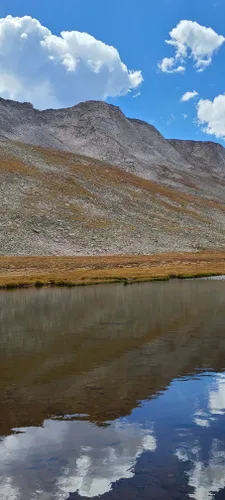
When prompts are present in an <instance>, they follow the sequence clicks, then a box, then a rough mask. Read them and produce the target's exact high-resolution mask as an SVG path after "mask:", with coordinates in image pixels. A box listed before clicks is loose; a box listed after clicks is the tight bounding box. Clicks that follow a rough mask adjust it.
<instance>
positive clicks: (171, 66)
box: [158, 57, 185, 73]
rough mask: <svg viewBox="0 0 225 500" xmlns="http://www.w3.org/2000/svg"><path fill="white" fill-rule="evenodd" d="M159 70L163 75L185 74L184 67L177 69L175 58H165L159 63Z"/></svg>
mask: <svg viewBox="0 0 225 500" xmlns="http://www.w3.org/2000/svg"><path fill="white" fill-rule="evenodd" d="M158 68H159V69H160V70H161V71H162V72H163V73H183V72H184V71H185V67H184V66H177V67H176V60H175V59H174V57H164V59H163V60H162V61H161V62H159V63H158Z"/></svg>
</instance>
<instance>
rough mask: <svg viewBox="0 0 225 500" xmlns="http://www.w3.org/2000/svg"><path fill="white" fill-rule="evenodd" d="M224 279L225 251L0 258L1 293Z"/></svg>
mask: <svg viewBox="0 0 225 500" xmlns="http://www.w3.org/2000/svg"><path fill="white" fill-rule="evenodd" d="M222 275H225V250H215V251H201V252H196V253H191V252H190V253H189V252H182V253H163V254H155V255H112V256H108V255H105V256H74V257H55V256H54V257H52V256H49V257H24V256H22V257H10V256H9V257H7V256H0V289H1V290H9V289H21V288H31V287H36V288H41V287H56V286H57V287H75V286H85V285H97V284H106V283H121V284H124V285H129V284H134V283H144V282H151V281H169V280H171V279H195V278H207V277H213V276H222Z"/></svg>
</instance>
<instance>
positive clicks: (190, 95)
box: [181, 90, 198, 102]
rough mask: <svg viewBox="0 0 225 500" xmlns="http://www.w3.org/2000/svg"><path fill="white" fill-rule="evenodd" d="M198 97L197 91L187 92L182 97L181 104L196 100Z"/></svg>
mask: <svg viewBox="0 0 225 500" xmlns="http://www.w3.org/2000/svg"><path fill="white" fill-rule="evenodd" d="M197 95H198V92H196V90H193V91H192V92H185V94H184V95H182V97H181V102H186V101H190V99H194V97H196V96H197Z"/></svg>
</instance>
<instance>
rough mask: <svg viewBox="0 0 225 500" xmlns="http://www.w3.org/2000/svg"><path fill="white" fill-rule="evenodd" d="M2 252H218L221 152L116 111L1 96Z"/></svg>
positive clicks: (223, 230) (222, 209)
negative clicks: (41, 106)
mask: <svg viewBox="0 0 225 500" xmlns="http://www.w3.org/2000/svg"><path fill="white" fill-rule="evenodd" d="M0 172H1V174H0V175H1V188H0V189H1V200H2V211H1V212H2V213H1V220H0V228H1V231H0V253H1V254H2V255H6V254H8V255H13V254H17V255H27V254H28V255H31V254H33V255H48V254H50V255H52V254H60V255H64V254H65V255H69V254H70V255H73V254H77V253H78V254H79V253H82V254H93V253H98V254H99V253H154V252H163V251H177V250H179V251H181V250H183V251H185V250H197V249H200V248H221V247H222V246H223V245H224V234H225V149H224V148H223V147H222V146H221V145H219V144H217V143H213V142H194V141H180V140H167V139H165V138H164V137H163V136H162V135H161V134H160V132H159V131H158V130H157V129H156V128H155V127H153V126H152V125H149V124H148V123H146V122H143V121H140V120H137V119H131V118H126V116H125V115H124V114H123V113H122V111H121V110H120V109H119V108H118V107H115V106H112V105H109V104H106V103H104V102H98V101H88V102H85V103H80V104H78V105H77V106H74V107H72V108H67V109H59V110H52V109H50V110H45V111H39V110H36V109H34V108H33V106H32V104H30V103H18V102H14V101H9V100H4V99H0Z"/></svg>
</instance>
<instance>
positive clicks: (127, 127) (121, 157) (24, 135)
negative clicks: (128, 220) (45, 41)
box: [0, 99, 225, 182]
mask: <svg viewBox="0 0 225 500" xmlns="http://www.w3.org/2000/svg"><path fill="white" fill-rule="evenodd" d="M0 135H1V138H2V139H3V138H5V139H11V140H16V141H21V142H24V143H27V144H35V145H38V146H42V147H49V148H56V149H60V150H64V151H70V152H74V153H78V154H83V155H86V156H90V157H92V158H97V159H101V160H105V161H107V162H108V163H110V164H114V165H118V166H119V167H120V168H123V169H125V170H127V171H130V172H133V173H135V174H137V175H140V176H142V177H145V178H150V179H155V180H163V179H162V177H164V172H165V167H166V169H167V175H166V177H167V179H166V180H167V182H169V181H170V182H177V181H178V178H179V177H180V176H181V177H182V176H183V175H184V174H189V172H190V170H191V169H192V168H197V169H198V168H199V167H205V168H206V167H210V168H213V169H214V170H215V169H219V170H220V172H221V173H222V174H223V175H224V172H225V149H224V148H223V147H222V146H220V145H219V144H216V143H213V142H193V141H177V140H166V139H164V137H163V136H162V135H161V134H160V133H159V132H158V130H157V129H156V128H155V127H153V126H152V125H149V124H148V123H146V122H143V121H140V120H136V119H130V118H126V117H125V115H124V114H123V113H122V111H121V110H120V109H119V108H118V107H116V106H112V105H109V104H106V103H104V102H98V101H88V102H84V103H80V104H78V105H77V106H74V107H72V108H67V109H59V110H51V109H50V110H46V111H38V110H36V109H34V108H33V106H32V104H30V103H24V104H23V103H18V102H14V101H9V100H4V99H0ZM200 170H201V168H200ZM200 173H201V172H200Z"/></svg>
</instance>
